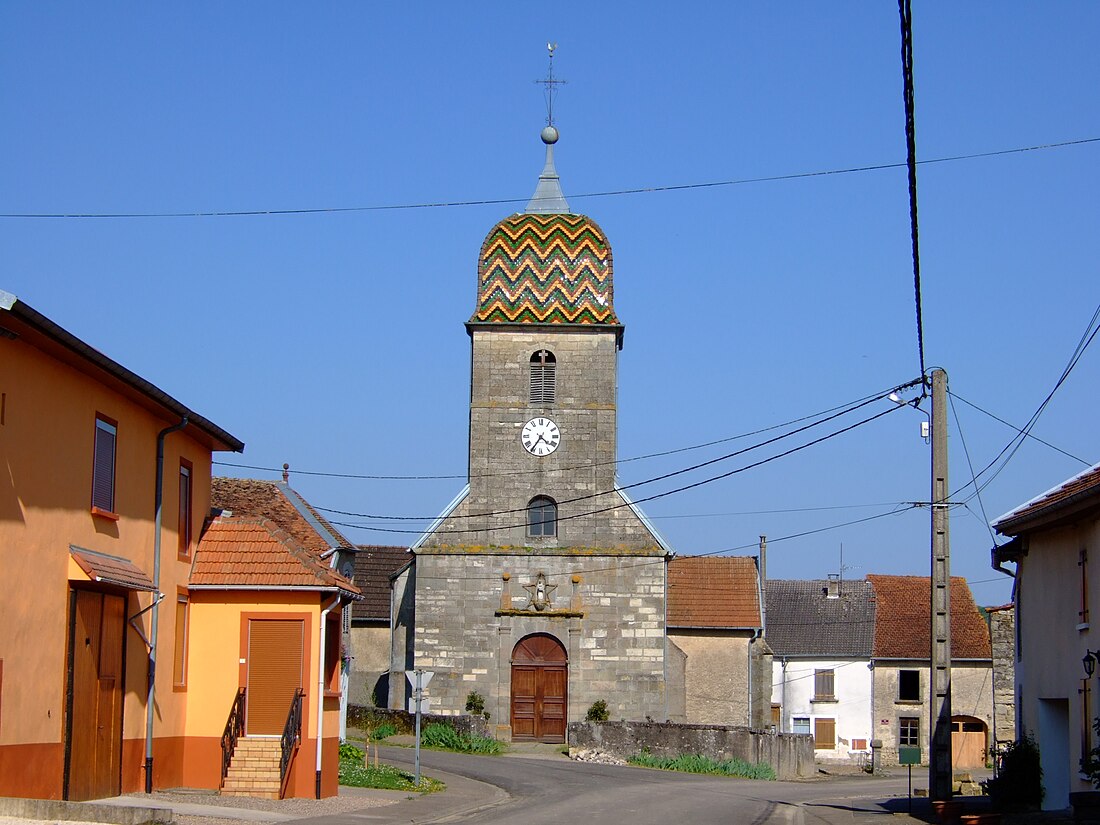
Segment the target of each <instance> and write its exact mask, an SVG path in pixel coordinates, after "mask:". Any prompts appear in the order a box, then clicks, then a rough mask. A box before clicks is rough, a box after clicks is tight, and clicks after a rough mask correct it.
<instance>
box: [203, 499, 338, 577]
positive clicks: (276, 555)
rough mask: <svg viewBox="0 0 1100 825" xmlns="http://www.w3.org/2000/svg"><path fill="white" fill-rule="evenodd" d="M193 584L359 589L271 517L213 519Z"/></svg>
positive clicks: (204, 535)
mask: <svg viewBox="0 0 1100 825" xmlns="http://www.w3.org/2000/svg"><path fill="white" fill-rule="evenodd" d="M190 585H191V586H192V587H233V588H242V589H248V588H269V587H293V588H317V589H321V588H324V589H329V588H339V589H340V590H343V591H345V592H348V593H352V594H358V593H359V589H358V588H357V587H356V586H355V585H354V584H352V583H351V582H350V581H348V580H347V579H345V578H344V577H343V576H341V575H340V574H339V573H337V572H336V571H335V570H333V569H332V568H331V567H329V566H328V564H327V563H326V562H325V561H323V560H322V559H320V558H319V557H318V555H317V554H316V553H313V552H311V551H309V550H306V549H305V548H303V547H302V546H301V545H300V544H299V543H298V542H296V541H295V540H294V538H293V537H292V536H291V535H289V534H288V533H287V532H286V531H285V530H281V529H280V528H279V527H277V526H276V525H275V524H273V523H272V522H271V521H269V520H268V519H264V518H237V517H229V516H222V517H219V518H216V519H214V520H213V522H211V524H210V526H209V527H208V528H207V530H206V532H205V533H204V534H203V537H202V540H201V541H200V542H199V547H198V550H197V551H196V552H195V562H194V564H193V565H192V567H191V579H190Z"/></svg>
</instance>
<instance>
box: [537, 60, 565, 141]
mask: <svg viewBox="0 0 1100 825" xmlns="http://www.w3.org/2000/svg"><path fill="white" fill-rule="evenodd" d="M557 48H558V44H557V43H547V44H546V50H547V51H548V52H549V53H550V66H549V68H547V70H546V79H545V80H536V81H535V82H536V83H539V84H541V85H543V86H545V87H546V125H547V126H553V125H554V87H555V86H562V85H564V84H565V83H566V82H567V81H564V80H558V79H556V78H555V77H554V50H555V49H557Z"/></svg>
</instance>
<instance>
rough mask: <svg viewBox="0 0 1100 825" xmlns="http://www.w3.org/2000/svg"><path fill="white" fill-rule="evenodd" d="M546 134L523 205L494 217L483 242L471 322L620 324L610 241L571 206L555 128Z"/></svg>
mask: <svg viewBox="0 0 1100 825" xmlns="http://www.w3.org/2000/svg"><path fill="white" fill-rule="evenodd" d="M542 139H543V142H544V143H545V144H546V165H545V167H544V168H543V170H542V174H541V175H539V183H538V187H537V188H536V189H535V194H534V196H533V197H532V198H531V200H530V202H529V203H528V204H527V210H526V212H523V213H516V214H515V215H510V216H508V217H507V218H505V219H504V220H502V221H500V222H499V223H497V225H496V226H494V227H493V228H492V229H491V230H490V231H489V234H488V235H487V236H486V238H485V243H483V244H482V245H481V254H480V256H479V257H478V263H477V274H478V290H477V309H476V310H475V311H474V315H473V317H472V318H470V323H471V324H478V323H505V324H586V325H605V326H614V327H620V324H619V319H618V318H616V317H615V309H614V307H613V305H612V297H613V292H614V291H613V289H612V280H611V275H612V261H611V244H609V243H608V241H607V236H606V235H604V233H603V230H602V229H600V227H599V226H598V225H597V224H596V222H595V221H594V220H592V219H591V218H589V217H587V216H585V215H577V214H574V213H573V212H571V211H570V210H569V204H568V202H566V200H565V196H564V195H563V194H562V192H561V186H560V183H559V180H558V173H557V170H556V169H555V168H554V154H553V148H554V147H553V144H554V143H556V142H557V140H558V131H557V129H556V128H554V127H553V126H548V127H547V128H546V129H544V130H543V132H542Z"/></svg>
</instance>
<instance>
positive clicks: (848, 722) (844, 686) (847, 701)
mask: <svg viewBox="0 0 1100 825" xmlns="http://www.w3.org/2000/svg"><path fill="white" fill-rule="evenodd" d="M765 587H766V589H765V604H766V607H767V614H766V615H767V619H766V622H767V641H768V644H769V646H770V647H771V649H772V653H773V655H774V659H773V661H772V675H773V678H772V722H773V724H775V725H776V727H777V728H778V729H779V731H780V732H781V733H812V734H813V736H814V748H815V756H816V758H817V759H818V760H819V761H823V762H829V761H834V762H835V761H839V762H849V763H852V762H854V763H857V764H862V763H863V762H864V761H865V760H867V759H869V758H870V739H871V691H872V678H871V676H872V674H871V647H872V642H873V639H874V626H875V616H874V599H873V594H872V589H871V585H870V584H869V583H868V582H866V581H840V580H839V579H838V578H830V579H828V580H827V581H820V580H818V581H813V580H811V581H801V580H798V581H789V580H788V581H784V580H773V581H768V582H767V584H766V586H765Z"/></svg>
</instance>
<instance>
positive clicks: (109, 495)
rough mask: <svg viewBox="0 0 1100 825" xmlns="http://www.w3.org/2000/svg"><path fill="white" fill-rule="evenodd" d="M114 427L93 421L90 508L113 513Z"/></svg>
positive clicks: (106, 423)
mask: <svg viewBox="0 0 1100 825" xmlns="http://www.w3.org/2000/svg"><path fill="white" fill-rule="evenodd" d="M116 435H117V430H116V429H115V426H114V425H113V424H111V423H110V422H108V421H104V420H103V419H102V418H97V419H96V421H95V458H94V462H93V465H92V506H93V507H98V508H99V509H100V510H106V511H107V512H109V513H113V512H114V511H115V439H116Z"/></svg>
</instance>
